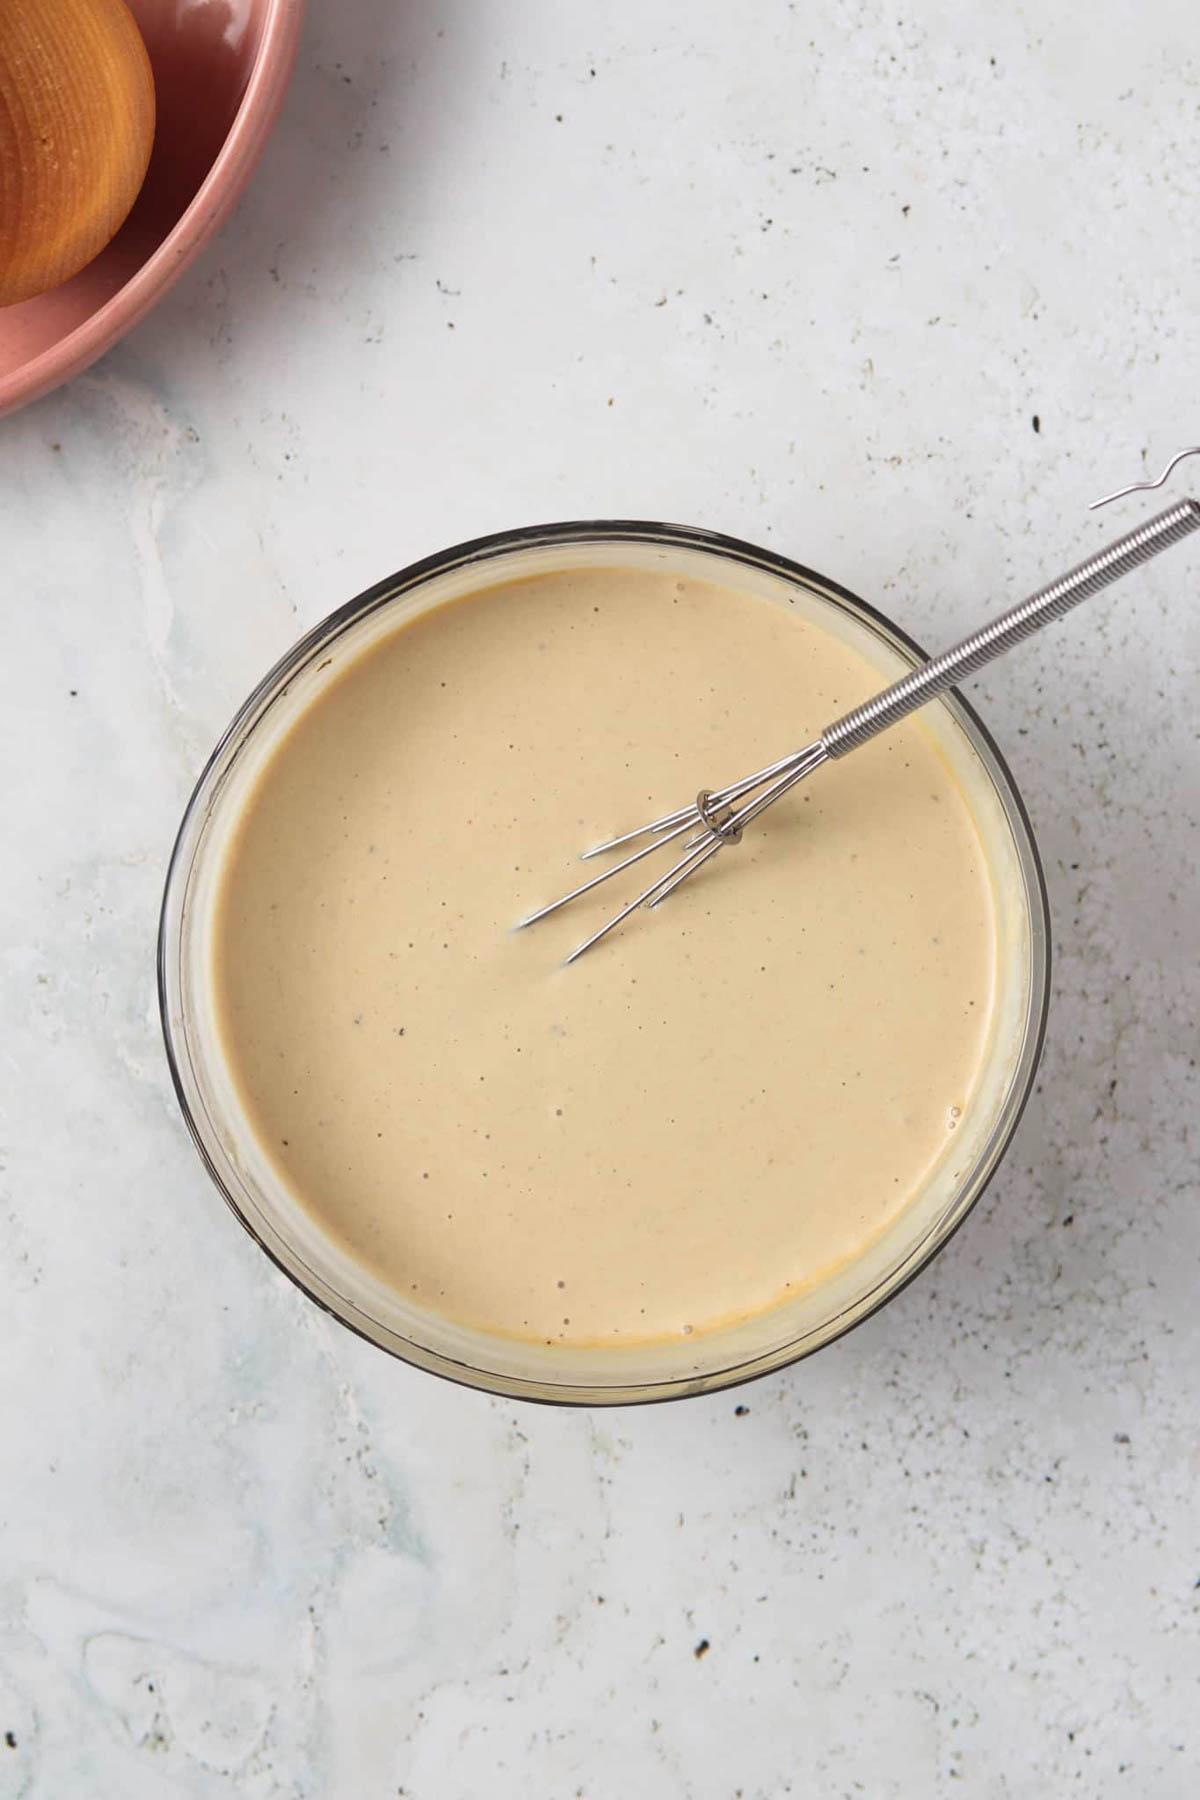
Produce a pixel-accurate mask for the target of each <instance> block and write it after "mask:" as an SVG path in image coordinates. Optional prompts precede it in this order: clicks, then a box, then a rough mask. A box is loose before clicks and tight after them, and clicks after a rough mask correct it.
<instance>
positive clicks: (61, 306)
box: [0, 0, 304, 414]
mask: <svg viewBox="0 0 1200 1800" xmlns="http://www.w3.org/2000/svg"><path fill="white" fill-rule="evenodd" d="M129 6H130V10H131V11H132V13H133V14H134V16H135V18H136V19H137V22H138V25H139V26H140V28H141V32H142V36H143V37H144V38H145V40H146V48H147V50H148V51H149V53H150V62H151V64H152V66H153V69H154V85H155V93H156V98H157V109H158V119H157V126H156V130H155V136H154V150H153V153H152V155H151V158H150V167H149V169H148V170H147V172H146V180H145V184H144V186H143V187H142V191H141V193H140V194H139V195H138V198H137V201H136V202H135V204H134V208H133V211H132V212H131V213H130V215H129V217H128V219H127V220H126V221H125V223H124V225H123V226H122V227H121V229H120V231H119V232H118V233H117V235H116V237H115V238H114V239H113V241H112V243H111V244H109V245H108V247H107V249H105V250H102V251H101V253H100V255H99V256H98V257H97V258H96V259H95V261H94V262H91V263H89V264H88V266H87V268H86V269H81V270H80V272H79V274H78V275H76V276H74V277H73V278H72V279H71V280H70V281H67V282H64V284H63V285H62V287H59V288H55V289H53V290H52V291H51V292H50V293H48V294H39V295H38V296H37V298H36V299H34V300H24V301H22V302H21V303H20V305H18V306H8V307H4V308H0V414H4V413H7V412H13V411H15V409H16V408H17V407H19V406H24V405H26V404H27V402H29V401H30V400H36V399H38V398H39V397H40V396H41V395H42V394H46V393H49V391H50V390H51V388H55V387H58V385H59V384H60V383H61V382H64V381H68V380H69V379H70V378H71V376H72V375H78V374H79V373H80V371H81V370H82V369H86V368H87V366H88V364H89V363H92V362H94V361H95V360H96V358H97V357H98V356H102V355H103V354H104V352H105V351H106V350H108V349H111V347H112V345H113V344H115V343H116V342H117V340H118V339H119V338H122V337H124V335H125V333H126V332H127V331H128V330H129V329H130V327H131V326H133V325H136V324H137V322H138V320H139V319H142V318H144V317H145V315H146V314H147V313H148V312H149V311H150V309H151V307H153V306H154V305H156V304H157V302H158V301H159V300H160V299H161V298H162V296H163V295H164V294H165V293H166V292H167V290H168V289H169V288H170V287H171V286H172V285H173V284H174V283H175V282H176V281H177V280H178V279H179V277H180V275H182V273H183V271H184V270H185V269H186V268H187V267H188V265H189V264H190V263H191V262H192V261H193V260H194V259H195V258H196V257H197V256H198V255H199V253H200V251H201V250H202V249H203V248H204V246H205V245H206V244H207V243H208V242H209V240H210V239H211V238H212V237H214V236H215V235H216V233H217V232H218V231H219V230H220V228H221V226H222V225H223V224H224V223H225V220H226V219H227V218H228V217H229V214H230V213H231V212H232V210H233V208H234V206H235V204H236V202H237V200H238V198H239V197H240V195H241V193H242V190H243V189H244V188H245V186H246V183H247V182H248V181H249V179H250V176H251V174H252V173H253V170H254V167H255V164H256V163H257V162H258V159H259V157H260V156H261V155H262V152H263V149H264V147H265V145H266V142H267V139H268V137H269V136H270V134H271V129H272V127H273V126H274V124H275V121H276V119H277V118H278V116H279V109H280V107H281V106H282V104H283V96H284V94H285V92H286V91H287V85H288V81H289V80H290V78H291V73H292V68H293V65H294V63H295V60H296V50H297V46H298V44H299V41H300V30H301V26H302V24H303V20H304V0H129Z"/></svg>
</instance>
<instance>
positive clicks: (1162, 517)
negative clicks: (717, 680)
mask: <svg viewBox="0 0 1200 1800" xmlns="http://www.w3.org/2000/svg"><path fill="white" fill-rule="evenodd" d="M1198 529H1200V501H1197V500H1180V501H1179V502H1178V504H1177V505H1175V506H1172V507H1168V509H1167V511H1166V512H1161V513H1158V514H1156V516H1155V517H1154V518H1153V519H1149V520H1148V521H1147V522H1146V524H1145V525H1138V526H1135V527H1134V529H1133V530H1132V531H1127V532H1126V533H1125V535H1124V537H1119V538H1117V539H1116V541H1115V542H1114V543H1111V544H1109V545H1108V546H1107V548H1106V549H1104V550H1100V551H1098V552H1097V553H1096V555H1095V556H1090V557H1088V559H1087V561H1086V562H1081V563H1080V564H1079V566H1078V567H1077V568H1074V569H1072V570H1070V572H1069V573H1068V574H1066V575H1061V576H1060V577H1059V579H1058V580H1057V581H1052V582H1051V583H1050V585H1049V587H1044V588H1040V589H1039V590H1038V592H1037V593H1036V594H1031V595H1030V597H1029V599H1028V600H1022V601H1021V602H1020V604H1019V605H1018V606H1013V607H1010V608H1009V610H1008V612H1006V613H1001V614H1000V617H999V618H998V619H993V620H992V622H991V623H990V624H989V625H984V626H983V627H982V628H981V629H980V630H979V631H973V632H972V633H971V635H970V637H966V638H964V639H963V640H962V642H961V643H960V644H955V646H954V648H953V649H951V650H944V651H943V652H942V654H941V655H940V656H935V657H933V658H931V660H930V661H929V662H927V663H922V664H921V667H920V668H919V669H914V670H913V671H912V673H911V674H910V675H905V676H904V677H903V678H902V679H901V680H900V681H897V682H894V683H893V684H892V686H891V687H889V688H885V689H884V690H883V692H882V693H881V694H876V695H875V697H874V699H872V700H865V701H864V702H863V704H862V705H861V706H856V707H855V708H854V710H853V712H848V713H846V714H844V715H843V717H842V718H840V719H838V720H836V722H835V723H834V724H832V725H827V726H826V728H825V730H824V731H823V732H822V733H821V739H820V741H821V743H822V744H824V746H825V750H826V752H827V754H828V755H830V756H844V755H845V754H846V752H847V751H848V750H854V749H857V747H858V746H859V745H860V744H865V743H866V742H867V739H868V738H873V737H875V736H876V734H877V733H878V732H881V731H886V730H887V729H888V727H889V726H891V725H895V724H897V723H898V721H899V720H901V719H903V718H905V717H906V716H907V715H908V714H909V713H910V712H916V710H917V708H918V707H920V706H924V705H925V704H926V703H927V702H928V701H930V700H932V699H933V697H934V695H935V694H940V693H943V692H944V691H945V689H946V688H951V687H957V686H958V684H959V683H960V682H961V681H965V680H966V678H967V676H968V675H973V674H974V673H975V671H976V670H977V669H982V668H983V666H984V664H985V663H990V662H991V661H992V658H993V657H996V656H1003V655H1004V653H1005V651H1006V650H1011V649H1012V648H1013V646H1014V644H1019V643H1020V642H1021V640H1022V639H1023V638H1027V637H1031V636H1032V635H1033V633H1034V632H1035V631H1040V630H1041V628H1042V626H1043V625H1048V624H1049V623H1050V621H1051V620H1052V619H1061V617H1062V616H1063V614H1064V613H1066V612H1070V610H1071V608H1072V607H1073V606H1078V605H1079V602H1080V601H1081V600H1086V599H1087V598H1088V596H1089V595H1091V594H1098V593H1099V592H1100V589H1101V588H1105V587H1107V586H1108V584H1109V583H1110V582H1112V581H1119V580H1120V579H1121V577H1122V576H1123V575H1128V574H1129V573H1130V571H1131V570H1133V569H1136V568H1137V567H1138V566H1139V564H1141V563H1144V562H1149V561H1150V558H1151V557H1152V556H1157V555H1158V553H1159V551H1160V550H1165V549H1167V547H1168V546H1169V545H1171V544H1175V543H1178V541H1179V539H1180V538H1185V537H1187V536H1188V534H1189V532H1192V531H1196V530H1198Z"/></svg>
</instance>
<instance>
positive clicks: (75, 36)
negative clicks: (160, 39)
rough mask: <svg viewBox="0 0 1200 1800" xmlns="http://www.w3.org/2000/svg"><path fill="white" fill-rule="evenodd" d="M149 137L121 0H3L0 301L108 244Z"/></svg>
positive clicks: (142, 66)
mask: <svg viewBox="0 0 1200 1800" xmlns="http://www.w3.org/2000/svg"><path fill="white" fill-rule="evenodd" d="M153 142H154V77H153V75H152V74H151V72H150V59H149V57H148V56H147V55H146V46H145V44H144V43H143V42H142V35H141V33H140V31H139V30H138V28H137V25H136V24H135V23H134V20H133V15H132V14H131V13H130V11H129V9H128V7H127V6H125V4H124V0H0V306H10V305H12V303H13V302H14V301H17V300H28V299H30V298H31V297H32V296H33V295H34V294H41V293H44V292H45V290H46V289H47V288H52V287H57V286H58V284H59V283H60V282H62V281H66V280H67V279H68V277H69V276H71V275H74V274H75V273H76V271H77V270H79V269H81V268H83V266H84V264H85V263H89V262H90V261H91V260H92V258H93V257H94V256H96V255H97V254H98V253H99V252H100V251H101V250H103V248H104V246H105V244H107V243H108V241H109V239H110V238H112V237H114V236H115V235H116V232H117V231H118V230H119V228H120V226H121V225H122V224H123V222H124V220H125V217H126V215H127V213H128V212H129V209H130V207H131V206H132V205H133V203H134V201H135V200H136V199H137V195H138V190H139V188H140V187H141V185H142V182H143V180H144V178H145V174H146V166H147V164H148V163H149V161H150V150H151V146H152V144H153Z"/></svg>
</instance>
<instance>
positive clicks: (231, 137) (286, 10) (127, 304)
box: [0, 0, 304, 413]
mask: <svg viewBox="0 0 1200 1800" xmlns="http://www.w3.org/2000/svg"><path fill="white" fill-rule="evenodd" d="M303 24H304V0H267V7H266V23H265V26H264V28H263V36H262V42H261V44H260V45H259V50H258V55H257V56H256V58H255V60H254V67H253V68H252V69H251V71H250V79H249V81H248V82H247V83H246V91H245V93H244V94H243V95H242V98H241V103H240V105H239V106H238V110H237V113H236V115H235V117H234V121H233V124H232V125H231V126H230V128H229V133H228V136H227V137H226V139H225V142H224V143H223V144H222V145H221V148H220V150H219V151H218V152H217V155H216V157H215V158H214V161H213V165H212V167H211V169H210V170H209V171H208V174H207V175H206V176H205V178H204V180H203V181H202V182H201V184H200V186H199V187H198V188H197V190H196V192H195V194H194V195H193V196H192V199H191V201H190V202H189V204H188V206H187V208H186V209H185V211H184V212H183V213H182V214H181V215H180V217H179V218H178V219H177V220H176V222H175V224H174V225H173V226H172V228H171V230H170V231H169V232H168V233H167V235H166V237H165V238H164V239H163V241H162V243H161V244H159V246H158V248H157V249H156V250H155V251H154V253H153V255H151V256H149V257H147V259H146V261H145V262H144V263H143V264H142V266H141V268H140V269H138V271H137V273H136V274H135V275H132V276H131V277H130V279H129V280H128V281H127V282H126V283H125V285H124V286H123V287H121V288H119V289H118V290H117V292H116V293H115V294H114V295H113V296H112V298H111V299H110V300H106V301H105V303H104V305H103V306H101V307H98V308H97V310H96V311H95V312H94V313H92V314H91V316H90V317H89V318H87V319H85V320H84V321H83V323H82V324H81V325H77V326H76V328H75V330H74V331H72V332H69V333H68V334H67V336H66V337H64V338H60V339H59V341H58V342H57V343H56V344H52V345H51V346H50V348H49V349H48V350H43V351H42V353H41V355H40V356H36V357H34V358H33V360H32V361H31V362H27V363H23V364H22V365H21V367H20V368H19V369H15V370H13V371H12V372H11V373H10V374H8V375H0V413H5V412H11V411H15V410H16V408H18V407H20V406H25V405H28V403H29V402H30V401H32V400H38V399H41V397H42V396H43V395H45V394H48V393H49V392H50V391H51V390H52V389H53V388H56V387H58V386H59V385H60V384H61V383H62V382H64V381H69V380H70V379H71V377H72V376H73V375H78V374H80V373H81V372H82V370H84V369H86V368H87V366H88V364H89V363H92V362H95V360H96V358H97V357H98V356H102V355H103V354H104V352H105V351H106V350H109V349H111V348H112V346H113V345H114V344H115V343H116V342H117V341H118V340H119V339H120V338H122V337H123V336H124V335H125V333H126V332H127V331H129V330H130V329H131V328H132V327H133V326H134V325H136V324H137V323H138V322H139V320H141V319H144V318H145V316H146V314H147V313H148V312H149V311H150V310H151V308H152V307H153V306H155V305H156V304H157V302H158V301H159V300H160V299H161V298H162V296H163V295H164V294H165V293H166V292H167V291H168V290H169V289H170V288H171V287H172V286H173V285H174V284H175V282H176V281H178V279H179V277H180V276H181V275H182V274H183V272H184V270H185V269H187V268H188V267H189V266H190V265H191V264H192V263H193V262H194V261H195V259H196V257H197V256H199V254H200V252H201V250H203V249H204V247H205V246H206V245H207V244H208V243H209V242H210V241H211V240H212V238H214V237H215V236H216V234H217V232H218V231H219V230H220V229H221V227H222V225H224V223H225V221H226V220H227V219H228V217H229V215H230V213H231V212H232V211H233V208H234V207H235V205H236V204H237V202H238V200H239V199H240V198H241V195H242V192H243V189H244V188H245V186H246V183H247V182H248V180H249V178H250V175H251V173H252V171H253V169H254V166H255V164H256V163H257V161H258V159H259V157H260V156H261V155H262V153H263V150H264V149H265V148H266V143H267V139H268V138H269V137H270V135H271V132H272V130H273V129H274V126H275V121H276V120H277V118H278V117H279V112H280V108H281V107H282V105H283V98H284V95H285V94H286V92H287V87H288V82H289V80H290V79H291V74H292V69H293V68H294V66H295V61H296V53H297V50H298V49H299V46H300V32H301V29H302V27H303Z"/></svg>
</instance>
